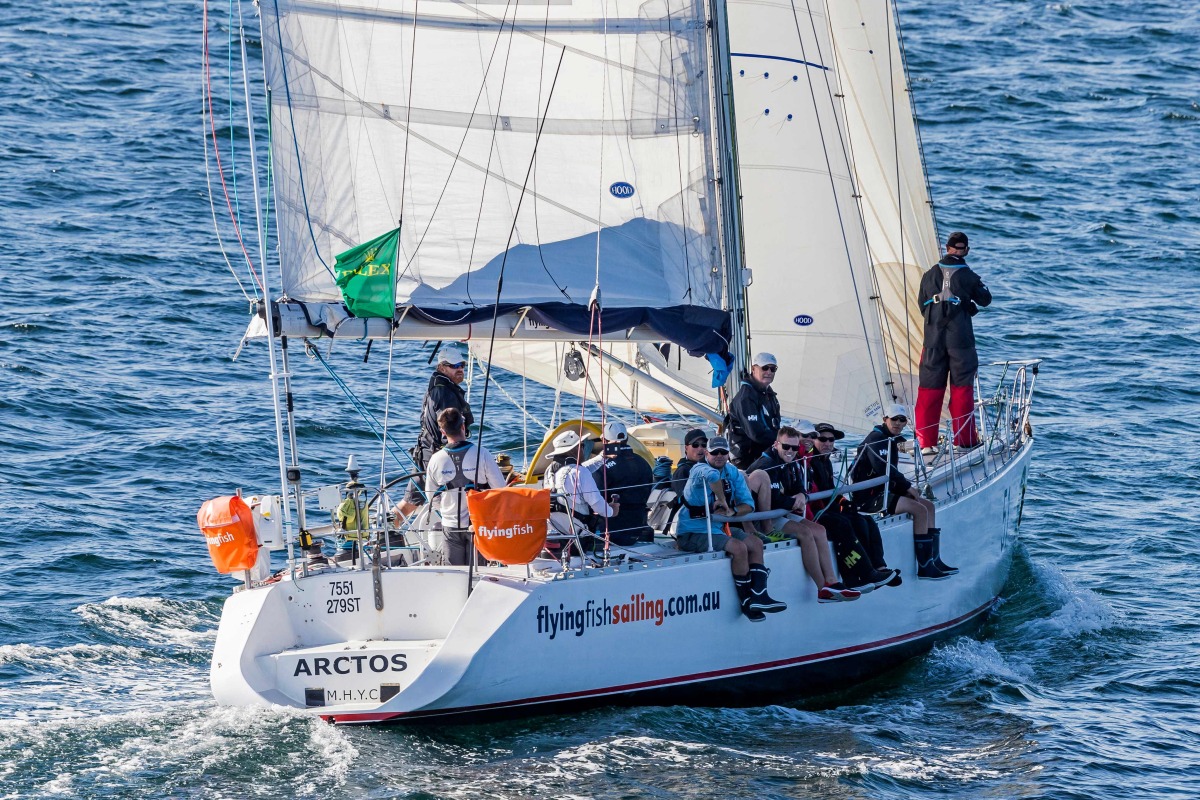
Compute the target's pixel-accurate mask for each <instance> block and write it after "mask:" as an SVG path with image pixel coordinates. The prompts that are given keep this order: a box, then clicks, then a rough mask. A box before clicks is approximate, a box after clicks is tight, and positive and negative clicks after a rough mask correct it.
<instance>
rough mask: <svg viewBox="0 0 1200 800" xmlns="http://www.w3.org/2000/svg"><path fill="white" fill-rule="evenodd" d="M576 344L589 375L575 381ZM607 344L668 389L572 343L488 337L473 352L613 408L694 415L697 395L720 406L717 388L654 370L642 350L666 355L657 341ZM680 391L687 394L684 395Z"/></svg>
mask: <svg viewBox="0 0 1200 800" xmlns="http://www.w3.org/2000/svg"><path fill="white" fill-rule="evenodd" d="M573 347H574V348H575V349H576V350H578V351H579V353H580V355H581V357H582V359H583V363H584V366H585V368H586V374H585V375H584V376H583V377H581V378H579V379H578V380H570V379H568V378H566V377H565V376H564V374H563V358H564V357H565V356H566V354H567V352H568V351H569V350H571V349H572V348H573ZM603 349H604V351H605V352H606V353H609V354H611V355H613V356H615V357H616V358H617V359H619V360H620V361H622V362H624V363H625V364H628V365H630V366H632V367H634V368H636V369H639V370H643V371H646V372H649V373H650V374H651V375H652V377H653V378H654V379H656V380H657V381H661V382H663V383H665V384H666V387H665V389H664V388H660V387H657V386H655V385H653V384H651V383H649V382H646V381H641V380H638V379H637V378H636V377H632V376H630V375H628V374H627V373H626V372H624V371H622V369H621V368H620V367H618V366H617V365H615V364H613V363H609V362H604V361H602V360H601V359H598V358H596V357H594V356H589V354H588V353H587V351H586V350H585V349H584V348H582V347H576V346H574V345H572V344H571V343H567V342H529V341H517V340H512V339H505V340H501V339H500V338H497V339H496V341H495V343H494V344H490V343H488V342H484V341H480V342H472V343H471V351H472V352H473V353H474V354H475V355H476V357H478V358H480V359H481V360H484V361H486V360H487V357H488V353H489V350H490V351H491V355H492V366H495V367H501V368H503V369H506V370H508V371H510V372H515V373H517V374H518V375H524V376H525V377H527V378H529V379H530V380H533V381H537V382H538V383H542V384H545V385H546V386H550V387H552V388H554V389H557V390H561V391H563V392H565V393H567V394H570V395H574V396H575V397H586V398H587V399H588V400H591V401H596V400H597V399H598V398H599V399H600V400H601V401H602V402H603V403H604V404H605V405H608V406H610V407H613V408H623V409H629V410H631V411H635V412H639V413H647V414H681V415H691V414H695V413H696V412H695V410H694V409H693V408H692V407H690V406H689V405H688V403H687V402H686V400H692V401H694V402H695V403H699V404H701V405H703V406H705V407H706V408H709V409H715V408H716V407H717V396H716V390H715V389H708V390H706V391H697V390H695V389H692V388H691V387H689V386H686V385H684V384H682V383H679V382H678V381H676V380H675V379H674V378H673V377H672V376H671V375H667V374H663V373H661V372H658V371H652V370H651V369H650V367H651V363H650V362H649V361H648V360H647V359H646V358H645V357H644V356H643V355H642V354H641V352H640V350H648V351H649V352H651V353H653V354H656V355H658V356H659V357H660V358H661V353H660V352H659V350H658V349H657V348H655V347H654V345H651V344H642V345H638V344H637V343H635V342H625V341H617V342H611V341H610V342H605V344H604V345H603ZM685 357H686V356H685ZM680 395H682V396H683V398H684V399H681V398H680ZM578 410H579V409H578V406H576V408H575V411H572V412H568V414H573V413H575V412H577V411H578Z"/></svg>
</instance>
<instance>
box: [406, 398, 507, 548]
mask: <svg viewBox="0 0 1200 800" xmlns="http://www.w3.org/2000/svg"><path fill="white" fill-rule="evenodd" d="M437 423H438V431H439V433H440V434H441V435H444V436H445V437H446V445H445V446H444V447H442V448H441V449H439V450H438V451H437V452H436V453H434V454H433V455H432V456H430V458H429V465H428V466H427V467H426V469H425V494H426V496H427V497H430V498H432V499H433V507H434V509H435V510H437V511H438V513H439V514H440V515H441V522H442V531H443V533H445V536H446V559H447V561H449V562H450V563H451V564H454V565H465V564H466V563H467V562H468V561H469V558H468V553H470V550H471V518H470V516H469V514H468V510H467V489H499V488H502V487H503V486H504V485H505V483H506V482H505V480H504V473H502V472H501V471H500V467H499V466H497V464H496V458H495V456H493V455H492V454H491V453H489V452H488V449H487V448H486V447H482V446H480V447H476V446H475V445H474V444H472V443H471V442H469V441H467V432H466V426H465V423H466V420H465V419H464V418H463V415H462V412H461V411H459V410H458V409H457V408H444V409H442V410H441V412H439V413H438V416H437ZM476 557H477V558H478V556H476ZM476 563H480V564H481V563H483V561H482V559H480V560H478V561H477V562H476Z"/></svg>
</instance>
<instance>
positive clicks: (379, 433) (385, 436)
mask: <svg viewBox="0 0 1200 800" xmlns="http://www.w3.org/2000/svg"><path fill="white" fill-rule="evenodd" d="M304 348H305V352H307V353H308V355H309V357H310V358H312V359H314V360H315V361H316V362H317V363H318V364H320V365H321V366H322V367H324V368H325V371H326V372H327V373H329V377H330V378H332V379H333V382H334V384H336V385H337V387H338V388H339V389H341V390H342V394H344V395H345V396H346V399H347V400H349V401H350V405H351V406H353V407H354V410H355V411H357V412H358V415H359V416H360V417H362V418H363V421H364V422H366V423H367V427H368V428H370V430H371V433H373V434H374V435H375V437H376V438H377V439H379V440H380V441H381V442H384V443H385V447H387V450H388V452H389V453H391V456H392V458H393V459H395V461H396V463H397V464H398V465H399V466H400V467H401V468H402V469H403V468H404V464H405V461H407V463H408V464H409V466H410V467H411V468H412V469H416V464H415V463H414V462H413V460H412V457H411V456H410V455H409V454H408V451H407V450H405V449H404V448H403V447H402V446H401V445H400V444H399V443H398V442H397V441H396V440H395V439H393V438H392V436H391V434H389V433H387V431H386V429H385V428H384V426H382V425H380V423H379V420H378V419H376V417H375V415H374V414H372V413H371V410H370V409H369V408H367V405H366V403H364V402H363V401H362V400H361V399H359V397H358V395H356V394H355V393H354V390H353V389H351V388H350V386H349V384H347V383H346V382H345V381H344V380H342V377H341V376H340V375H338V374H337V371H336V370H335V369H334V368H333V365H332V364H330V363H329V361H328V360H326V358H325V357H324V356H322V355H321V351H320V349H319V348H318V347H317V346H316V345H314V344H313V343H312V342H311V341H309V340H308V339H305V340H304ZM393 448H395V449H393ZM401 454H403V456H404V457H403V458H401Z"/></svg>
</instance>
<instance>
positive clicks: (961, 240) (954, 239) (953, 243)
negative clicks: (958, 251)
mask: <svg viewBox="0 0 1200 800" xmlns="http://www.w3.org/2000/svg"><path fill="white" fill-rule="evenodd" d="M966 246H967V235H966V234H965V233H963V232H962V231H955V232H954V233H952V234H950V235H949V236H947V237H946V247H966Z"/></svg>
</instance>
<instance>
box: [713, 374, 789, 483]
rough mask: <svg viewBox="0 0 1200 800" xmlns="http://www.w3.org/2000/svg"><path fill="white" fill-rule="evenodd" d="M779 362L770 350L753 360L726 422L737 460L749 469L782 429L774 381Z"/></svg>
mask: <svg viewBox="0 0 1200 800" xmlns="http://www.w3.org/2000/svg"><path fill="white" fill-rule="evenodd" d="M778 369H779V363H778V362H777V361H776V360H775V356H773V355H771V354H770V353H758V354H757V355H755V356H754V360H753V361H752V362H751V364H750V374H749V375H744V374H743V376H742V385H741V388H739V389H738V393H737V394H736V395H735V396H734V398H733V402H731V403H730V404H729V414H728V415H727V416H726V417H725V425H726V428H727V432H728V434H729V443H730V445H732V447H733V451H732V452H733V459H732V460H733V463H734V465H735V466H737V467H738V468H740V469H746V468H747V467H749V466H750V465H751V464H752V463H754V459H756V458H758V457H759V456H761V455H762V454H763V453H764V452H765V451H766V449H767V448H768V447H770V446H771V444H772V443H773V442H774V441H775V434H776V433H778V432H779V422H780V419H779V398H778V397H776V395H775V390H774V389H772V388H771V383H772V382H774V380H775V373H776V371H777V370H778Z"/></svg>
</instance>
